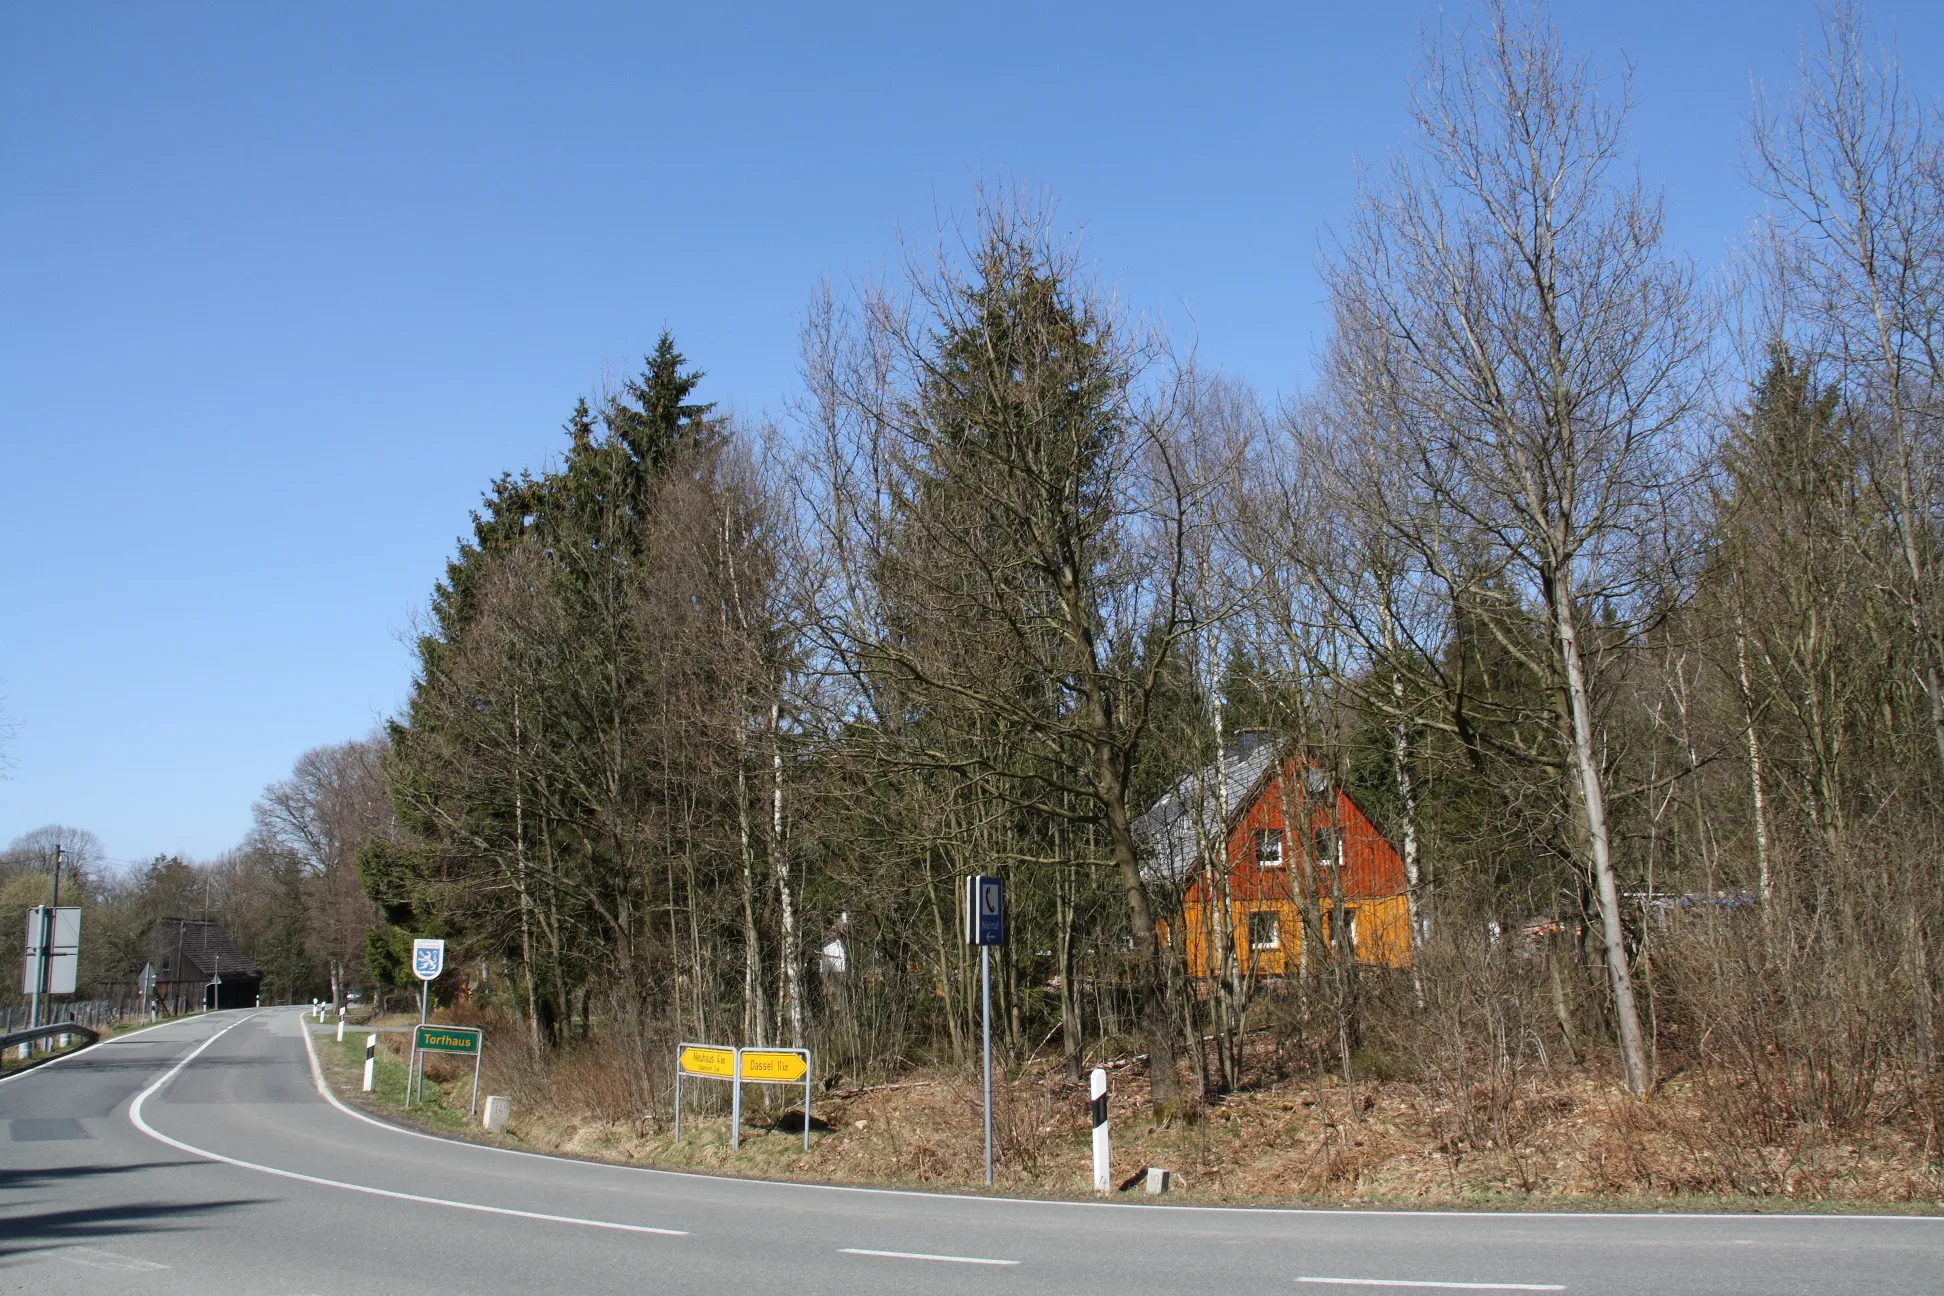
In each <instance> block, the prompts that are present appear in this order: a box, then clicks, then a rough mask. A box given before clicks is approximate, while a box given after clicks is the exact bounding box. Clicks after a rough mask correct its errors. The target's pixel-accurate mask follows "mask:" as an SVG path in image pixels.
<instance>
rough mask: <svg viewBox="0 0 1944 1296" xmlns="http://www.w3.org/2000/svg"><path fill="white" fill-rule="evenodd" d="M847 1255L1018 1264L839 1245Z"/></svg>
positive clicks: (974, 1257) (958, 1262) (960, 1262)
mask: <svg viewBox="0 0 1944 1296" xmlns="http://www.w3.org/2000/svg"><path fill="white" fill-rule="evenodd" d="M837 1249H838V1250H839V1251H841V1252H842V1253H843V1254H845V1255H863V1256H880V1257H882V1258H884V1259H886V1260H937V1261H941V1262H942V1263H944V1264H989V1265H1016V1264H1018V1263H1019V1261H1017V1260H988V1259H986V1258H985V1257H984V1256H948V1255H927V1254H926V1253H925V1252H923V1251H867V1250H866V1249H864V1248H863V1247H838V1248H837Z"/></svg>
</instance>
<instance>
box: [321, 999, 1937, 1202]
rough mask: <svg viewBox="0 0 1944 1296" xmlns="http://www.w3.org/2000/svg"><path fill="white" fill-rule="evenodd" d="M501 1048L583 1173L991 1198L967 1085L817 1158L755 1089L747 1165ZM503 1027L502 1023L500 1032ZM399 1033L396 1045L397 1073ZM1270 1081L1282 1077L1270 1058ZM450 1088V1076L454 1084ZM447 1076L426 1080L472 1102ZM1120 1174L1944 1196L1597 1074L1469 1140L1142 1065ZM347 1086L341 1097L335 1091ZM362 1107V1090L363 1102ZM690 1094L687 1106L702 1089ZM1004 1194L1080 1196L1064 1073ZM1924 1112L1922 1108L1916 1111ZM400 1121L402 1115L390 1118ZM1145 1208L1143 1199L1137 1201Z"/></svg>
mask: <svg viewBox="0 0 1944 1296" xmlns="http://www.w3.org/2000/svg"><path fill="white" fill-rule="evenodd" d="M500 1025H501V1027H502V1029H501V1030H499V1031H498V1032H496V1033H495V1037H496V1038H497V1039H498V1040H499V1041H504V1043H503V1044H502V1045H501V1046H500V1047H497V1048H492V1049H489V1051H488V1054H487V1062H486V1077H487V1078H486V1084H485V1090H486V1092H489V1093H507V1094H510V1095H511V1096H512V1097H513V1099H514V1106H513V1121H512V1126H511V1128H510V1130H509V1141H510V1142H512V1143H514V1144H517V1145H519V1146H524V1147H529V1148H534V1149H539V1150H546V1151H552V1152H559V1153H563V1154H566V1155H570V1156H578V1157H587V1158H593V1159H598V1160H611V1161H621V1162H628V1163H633V1164H640V1165H652V1166H662V1167H668V1168H686V1169H699V1170H708V1171H713V1172H720V1173H730V1174H741V1175H750V1176H756V1177H768V1178H783V1179H798V1180H809V1181H818V1182H829V1183H853V1184H897V1185H911V1186H924V1187H930V1188H939V1189H947V1190H952V1189H965V1190H974V1189H980V1188H982V1187H983V1185H982V1184H981V1182H980V1181H981V1134H980V1104H979V1089H978V1084H977V1080H976V1078H974V1077H969V1076H965V1075H959V1074H953V1073H948V1072H941V1071H920V1072H916V1073H913V1074H910V1075H907V1076H906V1077H905V1078H904V1079H903V1080H901V1081H900V1082H899V1083H897V1084H894V1085H886V1086H879V1087H872V1088H864V1089H857V1090H837V1091H834V1092H826V1093H819V1094H818V1095H817V1096H816V1097H815V1099H814V1102H813V1112H814V1115H815V1117H816V1118H817V1120H818V1121H819V1122H823V1123H826V1124H827V1125H828V1127H829V1128H828V1129H827V1130H825V1129H822V1128H817V1129H816V1130H815V1132H813V1134H812V1137H811V1147H810V1150H809V1151H808V1152H807V1153H806V1152H804V1151H803V1150H802V1143H801V1135H800V1134H799V1133H796V1132H786V1131H783V1130H779V1129H776V1128H774V1126H775V1125H776V1122H777V1118H778V1117H779V1116H781V1115H783V1114H784V1113H785V1112H793V1111H794V1109H795V1102H796V1100H797V1099H798V1097H800V1095H799V1094H798V1092H797V1091H794V1090H791V1089H787V1088H777V1089H772V1090H767V1091H766V1090H764V1089H762V1088H760V1087H758V1086H751V1087H749V1088H748V1089H747V1090H746V1091H745V1103H746V1107H745V1110H744V1136H743V1146H742V1148H741V1149H740V1150H739V1151H732V1150H731V1149H730V1147H729V1132H728V1124H729V1122H728V1116H727V1090H726V1086H723V1085H720V1084H708V1083H706V1082H698V1083H697V1086H696V1087H697V1088H700V1089H701V1092H702V1097H701V1098H700V1099H692V1100H691V1102H690V1103H689V1104H688V1105H687V1109H686V1111H685V1113H684V1117H683V1139H682V1142H681V1143H679V1144H676V1143H674V1142H672V1141H671V1139H670V1134H671V1129H670V1125H669V1120H668V1114H669V1113H668V1107H667V1104H666V1101H665V1095H662V1098H663V1100H662V1101H657V1102H656V1103H655V1105H654V1109H653V1110H647V1111H638V1110H635V1109H633V1108H632V1107H631V1106H630V1103H629V1101H628V1098H627V1094H628V1093H629V1092H630V1088H631V1086H630V1085H629V1084H627V1083H625V1082H624V1078H623V1075H622V1074H621V1073H620V1069H621V1066H622V1063H621V1062H620V1061H619V1060H618V1059H617V1058H616V1056H615V1055H614V1054H613V1053H612V1052H611V1051H609V1050H607V1049H604V1048H600V1047H593V1046H589V1047H583V1048H580V1049H575V1050H569V1051H567V1052H566V1053H564V1054H563V1055H562V1056H561V1057H559V1058H558V1059H556V1060H555V1061H554V1062H553V1063H552V1064H551V1065H550V1066H543V1065H541V1064H540V1063H539V1062H538V1061H536V1060H535V1059H534V1058H533V1056H532V1055H531V1054H530V1053H529V1052H528V1051H526V1050H525V1049H523V1048H517V1047H513V1046H512V1041H513V1040H514V1039H517V1038H518V1036H517V1033H515V1032H511V1031H508V1030H505V1029H504V1027H505V1026H506V1025H507V1024H506V1023H501V1024H500ZM489 1026H490V1024H489ZM405 1038H406V1037H405V1036H403V1035H399V1036H395V1037H388V1038H386V1039H385V1046H386V1047H387V1048H388V1049H392V1050H396V1051H398V1052H400V1053H401V1054H402V1052H403V1048H404V1044H405ZM1261 1051H1262V1054H1263V1062H1264V1064H1263V1068H1262V1070H1263V1072H1264V1074H1274V1073H1275V1070H1276V1067H1277V1066H1278V1065H1279V1063H1278V1060H1277V1059H1275V1058H1273V1057H1272V1056H1271V1054H1270V1046H1269V1045H1268V1043H1267V1041H1266V1040H1265V1041H1263V1043H1262V1045H1261ZM447 1070H450V1071H451V1075H450V1076H447V1075H446V1071H447ZM458 1072H459V1068H458V1067H457V1065H456V1064H455V1063H451V1062H450V1061H448V1060H445V1059H437V1060H434V1061H433V1063H432V1065H431V1068H430V1069H429V1070H428V1072H427V1074H428V1076H429V1077H431V1078H432V1079H433V1080H435V1081H436V1080H444V1079H450V1080H452V1081H453V1082H455V1083H456V1084H457V1085H458V1086H460V1087H462V1088H463V1087H464V1086H465V1085H467V1084H469V1083H470V1074H469V1073H468V1074H467V1075H466V1076H464V1077H461V1076H459V1074H458ZM1111 1075H1112V1081H1111V1084H1112V1094H1113V1098H1112V1111H1113V1114H1114V1130H1113V1145H1114V1175H1115V1178H1116V1181H1117V1183H1118V1182H1122V1181H1126V1180H1128V1179H1129V1178H1131V1177H1133V1176H1135V1175H1136V1174H1138V1172H1139V1171H1140V1170H1141V1169H1142V1168H1143V1167H1145V1166H1150V1165H1157V1166H1166V1167H1168V1168H1169V1169H1171V1170H1173V1171H1174V1172H1175V1176H1176V1178H1175V1184H1176V1188H1177V1190H1178V1192H1179V1193H1180V1194H1181V1196H1180V1198H1179V1200H1186V1201H1201V1202H1262V1201H1292V1200H1308V1201H1331V1202H1342V1203H1372V1202H1404V1203H1412V1204H1418V1205H1424V1206H1431V1205H1437V1204H1473V1205H1484V1204H1496V1205H1507V1204H1513V1205H1532V1206H1541V1205H1545V1206H1561V1205H1572V1204H1587V1205H1592V1204H1595V1203H1604V1204H1623V1205H1633V1206H1637V1207H1640V1208H1643V1209H1652V1208H1654V1207H1656V1206H1666V1205H1670V1204H1673V1203H1676V1202H1692V1201H1693V1199H1696V1198H1703V1199H1712V1200H1713V1201H1716V1202H1719V1203H1721V1204H1724V1205H1736V1206H1741V1207H1744V1208H1748V1207H1752V1208H1758V1209H1759V1208H1763V1207H1770V1208H1775V1207H1782V1206H1786V1207H1788V1208H1790V1209H1798V1208H1800V1207H1801V1206H1802V1205H1803V1204H1805V1203H1823V1204H1825V1205H1827V1206H1829V1207H1832V1208H1833V1207H1838V1206H1844V1205H1860V1204H1870V1205H1874V1206H1878V1207H1884V1206H1894V1207H1899V1208H1902V1209H1911V1208H1917V1209H1922V1208H1924V1207H1926V1206H1932V1205H1935V1204H1936V1203H1938V1201H1939V1199H1940V1195H1944V1173H1941V1172H1940V1165H1939V1162H1938V1159H1937V1156H1936V1154H1935V1149H1928V1150H1927V1143H1928V1141H1929V1140H1928V1139H1927V1136H1926V1132H1925V1128H1924V1126H1923V1125H1922V1124H1921V1123H1920V1122H1919V1121H1917V1120H1916V1118H1915V1117H1913V1118H1911V1119H1910V1120H1909V1121H1908V1122H1906V1123H1905V1124H1902V1125H1899V1124H1878V1125H1874V1126H1870V1127H1867V1129H1866V1130H1865V1131H1864V1132H1862V1133H1860V1134H1850V1135H1844V1136H1841V1137H1838V1136H1834V1135H1830V1136H1819V1135H1816V1134H1815V1133H1814V1132H1813V1131H1812V1130H1809V1129H1807V1128H1806V1127H1805V1128H1804V1129H1801V1130H1798V1131H1797V1134H1796V1137H1795V1139H1794V1141H1793V1142H1790V1143H1787V1144H1779V1145H1773V1146H1767V1145H1758V1144H1754V1143H1751V1142H1749V1141H1748V1140H1747V1139H1745V1138H1744V1137H1742V1135H1741V1133H1740V1131H1738V1130H1737V1129H1736V1128H1734V1127H1733V1125H1732V1123H1731V1122H1729V1121H1727V1120H1725V1119H1724V1118H1723V1116H1722V1115H1721V1113H1722V1112H1723V1111H1724V1110H1732V1107H1731V1106H1729V1105H1726V1104H1724V1103H1723V1102H1721V1101H1720V1098H1719V1093H1718V1086H1720V1085H1722V1084H1724V1083H1728V1080H1727V1078H1725V1077H1720V1076H1710V1077H1703V1078H1702V1079H1699V1080H1697V1079H1695V1078H1692V1077H1691V1076H1689V1077H1682V1078H1678V1079H1676V1080H1674V1081H1671V1082H1669V1083H1667V1084H1665V1085H1664V1086H1663V1087H1662V1088H1661V1090H1660V1091H1659V1092H1657V1093H1655V1094H1654V1095H1653V1096H1651V1097H1649V1098H1647V1099H1644V1100H1640V1099H1634V1098H1632V1097H1630V1096H1628V1095H1627V1093H1626V1091H1625V1089H1624V1087H1623V1086H1621V1085H1620V1084H1619V1083H1618V1082H1617V1080H1616V1079H1615V1078H1614V1077H1613V1076H1612V1075H1611V1074H1610V1072H1609V1070H1608V1069H1604V1068H1603V1066H1602V1064H1601V1063H1600V1062H1598V1061H1595V1062H1589V1063H1586V1064H1583V1065H1581V1066H1579V1067H1575V1068H1569V1069H1556V1070H1555V1071H1553V1072H1552V1073H1551V1075H1552V1078H1551V1079H1550V1080H1549V1081H1547V1082H1545V1083H1544V1084H1542V1085H1538V1086H1536V1087H1533V1088H1530V1089H1528V1090H1524V1091H1522V1092H1521V1093H1520V1094H1519V1096H1518V1097H1517V1100H1516V1101H1514V1102H1513V1103H1511V1104H1510V1105H1509V1106H1508V1107H1503V1109H1502V1111H1501V1114H1500V1115H1499V1116H1498V1118H1497V1119H1495V1120H1494V1121H1493V1122H1491V1123H1490V1128H1491V1129H1492V1131H1493V1132H1492V1133H1491V1134H1490V1135H1488V1136H1483V1137H1478V1138H1476V1140H1474V1138H1472V1137H1467V1136H1465V1135H1464V1134H1463V1133H1462V1131H1464V1130H1467V1129H1472V1130H1476V1129H1478V1128H1479V1127H1480V1126H1479V1123H1478V1122H1477V1121H1476V1120H1474V1119H1470V1117H1469V1113H1466V1112H1463V1111H1461V1110H1460V1109H1461V1108H1462V1107H1464V1106H1465V1104H1464V1103H1462V1102H1455V1101H1452V1100H1451V1098H1450V1097H1449V1096H1448V1095H1447V1096H1443V1097H1441V1096H1440V1095H1439V1094H1438V1093H1437V1092H1435V1091H1434V1090H1432V1089H1431V1088H1430V1087H1429V1086H1425V1085H1421V1084H1418V1083H1414V1082H1411V1081H1402V1080H1388V1079H1360V1080H1359V1081H1358V1082H1357V1083H1356V1084H1355V1085H1354V1087H1353V1088H1352V1089H1351V1090H1349V1091H1346V1089H1345V1087H1344V1085H1343V1082H1342V1080H1341V1078H1338V1077H1327V1078H1326V1077H1319V1076H1314V1075H1311V1076H1298V1077H1294V1078H1290V1079H1287V1080H1283V1081H1281V1082H1279V1083H1267V1084H1264V1085H1263V1086H1262V1087H1259V1088H1255V1089H1252V1090H1248V1091H1245V1092H1241V1093H1236V1094H1231V1095H1228V1096H1226V1097H1224V1098H1222V1099H1220V1100H1219V1101H1213V1102H1210V1103H1208V1104H1206V1105H1203V1106H1200V1107H1198V1108H1194V1109H1191V1110H1187V1111H1183V1112H1181V1113H1178V1114H1176V1115H1175V1116H1173V1117H1172V1118H1170V1119H1167V1120H1163V1121H1158V1122H1157V1121H1155V1120H1154V1119H1152V1118H1151V1117H1150V1116H1149V1115H1148V1114H1147V1110H1146V1101H1147V1087H1146V1083H1145V1081H1144V1079H1143V1078H1142V1076H1141V1073H1140V1068H1139V1066H1138V1065H1133V1064H1129V1063H1127V1062H1125V1061H1123V1062H1121V1063H1120V1064H1119V1065H1115V1066H1113V1067H1112V1068H1111ZM342 1087H343V1086H341V1089H342ZM349 1087H351V1088H355V1084H352V1085H351V1086H349ZM690 1092H691V1093H693V1092H694V1090H693V1089H691V1091H690ZM994 1098H995V1112H994V1131H995V1145H996V1160H997V1165H996V1170H995V1176H996V1180H997V1187H998V1188H999V1189H1000V1190H1001V1191H1004V1192H1012V1193H1021V1194H1031V1195H1035V1196H1075V1197H1078V1196H1084V1195H1086V1194H1087V1193H1088V1191H1089V1185H1090V1183H1091V1159H1090V1158H1091V1151H1090V1148H1091V1144H1090V1138H1089V1124H1088V1117H1087V1105H1086V1095H1085V1092H1084V1090H1082V1089H1078V1088H1074V1087H1070V1086H1068V1085H1066V1084H1065V1083H1064V1080H1063V1077H1062V1076H1061V1075H1060V1074H1059V1072H1058V1070H1057V1068H1056V1067H1054V1066H1052V1065H1051V1064H1046V1065H1034V1066H1029V1067H1027V1068H1026V1069H1025V1070H1024V1071H1023V1072H1022V1073H1020V1074H1018V1075H1016V1076H1012V1077H1009V1078H1006V1079H1003V1080H1002V1079H999V1078H997V1077H995V1084H994ZM1905 1106H1909V1107H1913V1109H1914V1105H1911V1104H1906V1105H1905ZM393 1114H394V1115H395V1113H393ZM1134 1191H1135V1192H1138V1191H1139V1189H1138V1188H1136V1189H1135V1190H1134Z"/></svg>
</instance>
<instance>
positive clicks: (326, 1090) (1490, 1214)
mask: <svg viewBox="0 0 1944 1296" xmlns="http://www.w3.org/2000/svg"><path fill="white" fill-rule="evenodd" d="M303 1036H304V1048H305V1050H306V1051H307V1052H309V1053H310V1063H311V1078H312V1079H313V1080H314V1081H315V1082H316V1084H317V1092H318V1093H320V1094H322V1095H323V1097H324V1101H326V1102H328V1103H330V1104H331V1106H333V1107H335V1108H337V1109H338V1110H339V1111H341V1112H343V1113H344V1114H345V1115H346V1116H350V1117H352V1118H354V1119H356V1120H361V1121H363V1122H364V1123H365V1124H367V1125H375V1126H377V1127H378V1128H379V1129H381V1130H389V1131H391V1132H392V1133H393V1134H407V1135H410V1136H411V1137H412V1138H422V1139H431V1140H432V1141H434V1142H435V1143H450V1144H454V1145H456V1146H459V1147H469V1148H478V1149H479V1150H480V1151H482V1152H498V1153H500V1154H501V1155H503V1156H517V1157H533V1158H535V1159H537V1160H541V1161H557V1162H566V1163H568V1164H570V1165H585V1166H600V1167H602V1168H604V1169H608V1170H619V1171H621V1172H623V1173H626V1174H645V1175H668V1176H670V1177H672V1178H677V1179H704V1180H707V1181H708V1182H710V1183H747V1184H765V1185H767V1186H769V1187H771V1188H806V1189H813V1190H816V1191H819V1192H841V1193H876V1194H882V1195H884V1196H889V1197H927V1198H935V1199H937V1200H940V1201H974V1202H1001V1203H1005V1204H1007V1205H1014V1206H1076V1207H1080V1208H1081V1209H1087V1210H1129V1211H1202V1212H1212V1211H1227V1212H1229V1213H1231V1214H1237V1215H1305V1216H1307V1215H1324V1216H1330V1217H1332V1218H1337V1217H1342V1216H1366V1215H1367V1216H1372V1217H1375V1218H1378V1219H1389V1218H1398V1219H1505V1220H1511V1219H1563V1220H1573V1219H1585V1220H1736V1221H1739V1222H1742V1223H1755V1222H1758V1221H1762V1220H1791V1221H1796V1222H1807V1221H1815V1220H1837V1221H1850V1222H1856V1221H1865V1220H1874V1221H1882V1222H1884V1223H1891V1222H1896V1223H1904V1222H1913V1223H1928V1224H1944V1214H1940V1215H1852V1214H1840V1213H1838V1214H1828V1215H1808V1214H1802V1213H1799V1212H1798V1213H1794V1214H1785V1213H1781V1212H1777V1213H1775V1214H1769V1213H1766V1212H1761V1213H1757V1212H1749V1211H1741V1212H1735V1211H1491V1210H1470V1211H1468V1210H1391V1209H1382V1208H1379V1209H1374V1210H1366V1209H1362V1208H1360V1207H1355V1206H1218V1205H1209V1206H1188V1205H1173V1204H1168V1205H1164V1204H1162V1203H1159V1202H1155V1203H1152V1204H1150V1203H1147V1202H1111V1201H1108V1202H1094V1201H1063V1200H1061V1199H1059V1198H1057V1197H995V1196H988V1195H986V1194H984V1193H948V1192H931V1191H928V1190H926V1189H922V1188H874V1187H870V1186H868V1185H865V1184H826V1183H805V1182H804V1181H802V1180H800V1179H758V1178H755V1177H754V1176H752V1175H730V1174H709V1173H707V1172H705V1171H701V1170H669V1169H665V1168H664V1167H661V1166H643V1165H622V1164H620V1163H619V1162H615V1161H597V1160H595V1159H593V1158H592V1157H576V1156H564V1155H561V1154H558V1153H553V1152H528V1151H527V1150H525V1149H524V1148H509V1147H501V1146H499V1145H498V1144H497V1143H476V1142H474V1141H473V1140H471V1139H462V1138H453V1137H450V1136H449V1135H445V1134H428V1133H426V1132H425V1131H424V1130H416V1129H411V1128H409V1127H407V1126H404V1125H394V1124H392V1123H391V1122H390V1121H386V1120H379V1119H378V1118H377V1117H376V1116H372V1115H368V1114H367V1113H365V1112H361V1111H359V1110H357V1109H356V1108H355V1107H351V1106H349V1105H348V1104H346V1103H345V1102H344V1100H342V1099H341V1098H339V1097H338V1096H337V1095H336V1094H334V1093H332V1092H331V1089H330V1086H329V1085H328V1084H327V1083H326V1082H325V1080H324V1072H323V1068H322V1067H321V1066H320V1065H319V1064H318V1060H317V1052H316V1047H315V1045H313V1044H312V1042H311V1034H310V1031H309V1029H305V1030H304V1032H303Z"/></svg>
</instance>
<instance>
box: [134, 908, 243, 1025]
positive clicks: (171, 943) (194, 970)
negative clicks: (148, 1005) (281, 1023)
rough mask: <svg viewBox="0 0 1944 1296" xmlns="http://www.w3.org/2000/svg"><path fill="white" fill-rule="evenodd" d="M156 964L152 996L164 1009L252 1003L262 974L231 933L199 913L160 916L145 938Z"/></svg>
mask: <svg viewBox="0 0 1944 1296" xmlns="http://www.w3.org/2000/svg"><path fill="white" fill-rule="evenodd" d="M143 945H144V949H145V951H146V957H147V959H148V965H149V966H150V967H151V968H153V969H155V999H156V1002H157V1003H158V1004H159V1005H160V1006H161V1008H162V1011H163V1012H165V1013H184V1012H196V1011H198V1010H200V1009H203V1008H252V1007H255V1006H256V1002H257V996H258V995H259V994H260V993H261V992H262V990H263V973H262V972H260V971H258V970H257V968H256V965H255V964H253V963H251V962H250V960H249V959H248V958H246V957H245V956H244V954H243V951H242V950H239V949H238V948H236V942H235V941H233V940H231V939H230V936H229V933H228V932H226V931H224V930H223V929H222V928H221V927H220V926H218V925H217V924H216V923H213V922H210V921H208V920H207V919H202V918H162V919H158V920H157V921H156V923H155V925H154V926H152V927H150V928H149V930H148V936H147V939H146V940H145V941H144V942H143Z"/></svg>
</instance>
